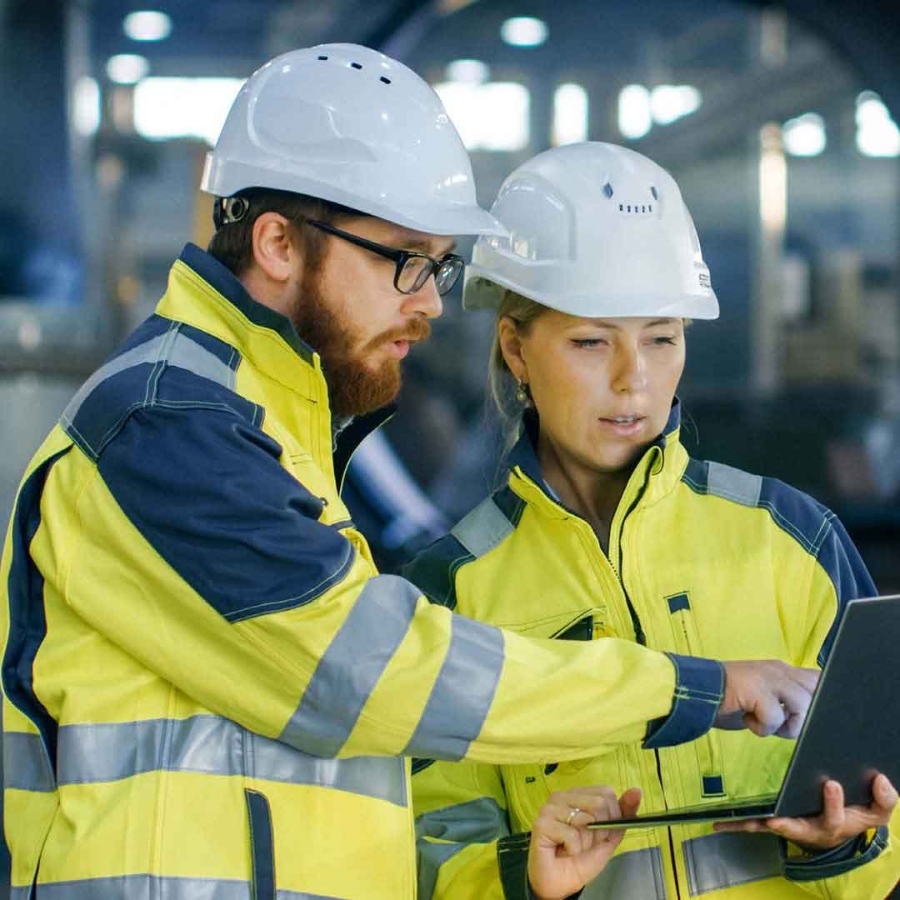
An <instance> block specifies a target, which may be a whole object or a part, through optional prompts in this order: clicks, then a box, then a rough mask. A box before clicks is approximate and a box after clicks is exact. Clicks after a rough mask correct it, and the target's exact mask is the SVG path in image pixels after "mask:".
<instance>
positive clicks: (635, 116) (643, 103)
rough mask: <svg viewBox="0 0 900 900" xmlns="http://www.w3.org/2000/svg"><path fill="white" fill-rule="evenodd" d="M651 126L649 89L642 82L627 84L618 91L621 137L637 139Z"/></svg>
mask: <svg viewBox="0 0 900 900" xmlns="http://www.w3.org/2000/svg"><path fill="white" fill-rule="evenodd" d="M652 127H653V116H652V114H651V111H650V91H648V90H647V88H645V87H644V86H643V85H642V84H629V85H628V86H627V87H624V88H622V90H621V91H620V92H619V131H620V132H621V133H622V136H623V137H626V138H630V139H631V140H637V139H638V138H642V137H643V136H644V135H645V134H647V132H649V131H650V129H651V128H652Z"/></svg>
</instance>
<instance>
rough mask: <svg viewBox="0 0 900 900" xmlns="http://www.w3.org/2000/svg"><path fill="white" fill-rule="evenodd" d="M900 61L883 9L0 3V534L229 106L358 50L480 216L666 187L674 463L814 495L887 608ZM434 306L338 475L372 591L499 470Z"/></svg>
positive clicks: (142, 281)
mask: <svg viewBox="0 0 900 900" xmlns="http://www.w3.org/2000/svg"><path fill="white" fill-rule="evenodd" d="M898 40H900V16H897V14H896V9H895V8H894V4H893V3H890V4H889V3H887V2H875V0H870V2H868V3H866V4H860V5H857V6H856V7H855V8H854V9H853V10H852V12H850V11H849V10H848V8H847V6H846V4H844V3H840V2H838V0H785V2H783V3H782V4H780V5H768V4H763V3H759V2H752V0H743V2H739V0H675V2H667V0H629V2H624V0H555V2H551V0H367V2H362V0H216V2H213V0H193V2H190V3H187V2H183V0H182V2H175V0H165V2H155V3H153V4H152V5H151V6H149V7H142V6H140V5H139V4H138V3H137V2H135V0H72V2H49V0H0V111H2V122H3V136H2V139H0V415H2V422H3V425H2V452H0V518H2V519H3V521H4V522H5V521H6V517H7V515H8V513H9V510H10V506H11V503H12V500H13V497H14V495H15V490H16V486H17V483H18V480H19V478H20V476H21V473H22V470H23V469H24V467H25V465H26V463H27V461H28V458H29V457H30V455H31V454H32V453H33V451H34V450H35V449H36V447H37V445H38V444H39V442H40V440H41V439H42V437H43V435H44V434H45V433H46V431H47V430H48V429H49V428H50V427H51V426H52V424H53V422H54V421H55V419H56V417H57V416H58V415H59V413H60V411H61V410H62V408H63V406H64V405H65V403H66V401H67V400H68V398H69V397H70V396H71V394H72V393H73V392H74V390H75V389H76V387H77V386H78V384H79V383H80V382H81V381H82V380H83V379H84V377H86V375H87V374H89V373H90V371H91V370H92V369H93V368H94V367H95V366H96V364H97V363H98V362H99V361H101V360H102V359H103V358H104V356H105V355H106V354H107V353H108V352H109V351H110V349H111V348H112V347H113V346H114V345H115V344H116V342H117V341H118V340H119V339H120V338H121V337H122V336H123V335H124V334H125V333H127V331H129V330H130V329H131V328H132V327H133V326H134V325H135V324H137V323H138V322H139V321H140V320H141V319H142V318H143V317H144V316H146V315H147V314H149V313H150V312H151V311H152V309H153V307H154V305H155V303H156V301H157V299H158V298H159V296H160V295H161V294H162V292H163V291H164V289H165V281H166V275H167V272H168V268H169V266H170V265H171V262H172V261H173V259H174V258H175V257H176V256H177V255H178V253H179V252H180V250H181V248H182V246H183V244H184V243H185V242H186V241H189V240H193V241H195V242H196V243H199V244H201V245H205V242H206V240H207V239H208V236H209V233H210V229H211V214H210V206H211V204H210V198H209V197H207V196H205V195H203V194H200V193H199V192H198V191H197V190H196V185H197V182H198V178H199V172H200V168H201V165H202V161H203V157H204V154H205V152H206V150H207V149H208V147H209V145H210V144H211V143H212V142H214V141H215V138H216V136H217V134H218V129H219V127H220V126H221V123H222V121H223V120H224V116H225V112H226V110H227V108H228V106H229V104H230V102H231V100H232V98H233V97H234V95H235V93H236V92H237V90H238V89H239V87H240V84H241V82H242V80H243V79H244V78H246V76H247V75H248V74H249V73H250V72H251V71H253V70H254V69H255V68H257V67H258V66H259V65H260V64H261V63H263V62H264V61H265V60H266V59H268V58H270V57H272V56H274V55H275V54H277V53H279V52H281V51H284V50H288V49H291V48H294V47H299V46H308V45H311V44H315V43H320V42H326V41H353V42H359V43H365V44H368V45H370V46H373V47H377V48H379V49H382V50H384V51H385V52H387V53H389V54H390V55H392V56H395V57H396V58H398V59H401V60H402V61H404V62H406V63H407V64H409V65H410V66H412V67H413V68H414V69H416V70H417V71H418V72H420V73H421V74H422V75H423V76H425V77H426V78H427V79H428V80H429V81H430V82H431V83H432V84H434V86H435V88H436V89H437V90H438V91H439V93H440V94H441V95H442V97H443V98H444V101H445V104H446V106H447V109H448V112H449V114H450V116H451V118H452V119H453V120H454V121H455V123H456V125H457V127H458V128H459V129H460V131H461V133H462V134H463V137H464V139H465V141H466V143H467V146H468V147H469V148H470V150H471V153H472V160H473V167H474V171H475V177H476V181H477V183H478V189H479V196H480V199H481V201H482V203H483V204H489V203H490V201H491V200H492V198H493V197H494V195H495V193H496V191H497V188H498V187H499V185H500V183H501V181H502V179H503V178H504V176H505V175H506V174H507V173H508V172H509V171H510V170H511V169H513V168H514V167H515V166H516V165H518V164H519V163H521V162H523V161H524V160H525V159H527V158H528V157H530V156H532V155H533V154H535V153H537V152H539V151H541V150H543V149H546V148H547V147H549V146H551V145H553V144H559V143H565V142H571V141H578V140H585V139H591V140H604V141H612V142H616V143H624V144H627V145H628V146H632V147H634V148H635V149H637V150H640V151H641V152H643V153H646V154H647V155H649V156H651V157H652V158H653V159H655V160H656V161H658V162H659V163H661V164H662V165H663V166H665V167H666V168H668V169H669V170H670V171H671V172H672V173H673V175H674V176H675V177H676V179H677V180H678V182H679V184H680V185H681V187H682V191H683V193H684V196H685V200H686V201H687V204H688V206H689V208H690V209H691V211H692V212H693V215H694V218H695V221H696V224H697V229H698V231H699V234H700V238H701V242H702V244H703V248H704V256H705V258H706V260H707V262H708V264H709V267H710V270H711V272H712V278H713V284H714V287H715V288H716V291H717V293H718V296H719V300H720V303H721V307H722V317H721V319H720V320H719V321H717V322H715V323H697V324H696V325H695V326H694V327H692V328H691V330H690V332H689V338H688V367H687V374H686V377H685V380H684V383H683V386H682V389H681V392H680V394H681V397H682V400H683V402H684V406H685V409H686V412H687V414H688V423H687V426H686V434H685V435H684V437H685V441H686V443H687V444H688V446H689V448H690V449H691V450H692V452H693V453H694V454H695V455H699V456H701V457H704V458H712V459H718V460H721V461H724V462H728V463H731V464H732V465H736V466H739V467H742V468H747V469H750V470H753V471H756V472H761V473H764V474H767V475H773V476H776V477H780V478H783V479H785V480H786V481H789V482H791V483H793V484H795V485H797V486H799V487H801V488H804V489H806V490H808V491H809V492H811V493H813V494H814V495H815V496H817V497H818V498H819V499H820V500H822V501H823V502H825V503H826V504H828V505H829V506H831V507H832V508H833V509H834V510H835V511H836V512H837V513H838V514H839V515H840V516H841V517H842V518H843V520H844V521H845V523H846V525H847V526H848V528H849V530H850V532H851V534H852V536H853V537H854V539H855V540H856V541H857V543H858V545H859V547H860V549H861V551H862V553H863V556H864V557H865V559H866V561H867V563H868V564H869V566H870V568H871V570H872V572H873V575H874V577H875V580H876V582H877V583H878V584H879V585H880V587H881V588H882V589H884V590H891V591H896V590H900V555H898V554H897V553H896V552H894V548H895V546H896V544H897V540H898V537H900V129H898V124H897V123H898V122H900V56H898V55H897V54H896V52H895V49H896V47H897V46H898ZM468 249H469V248H468V246H466V245H465V244H463V251H464V252H468ZM445 306H446V313H445V316H444V318H443V319H442V320H441V321H440V322H439V323H438V324H437V326H436V328H435V339H434V340H433V341H432V342H431V343H430V345H425V346H422V347H419V348H417V349H416V351H415V352H414V354H413V356H412V357H411V359H410V360H409V362H408V368H407V379H406V385H405V387H404V393H403V397H402V405H401V411H400V413H399V414H398V415H397V416H396V417H395V418H394V419H393V420H392V421H391V422H390V423H389V424H388V425H387V426H386V428H385V430H384V433H383V435H381V436H380V437H377V438H375V439H374V441H372V442H371V443H370V444H369V445H367V446H366V447H365V449H364V450H363V451H361V452H360V454H359V455H358V458H357V459H356V460H355V461H354V467H356V475H357V477H356V478H355V479H354V480H352V481H351V484H350V486H349V489H348V490H349V492H350V494H351V503H352V506H353V508H354V512H355V514H356V515H357V517H358V519H359V521H360V524H361V525H362V526H363V528H364V530H367V531H368V533H369V536H370V537H371V538H372V541H373V544H374V545H375V546H376V549H377V551H378V554H379V558H380V559H381V560H382V562H383V563H384V565H385V567H386V568H390V567H392V566H394V565H396V564H397V563H398V562H399V561H400V560H402V558H403V557H404V556H405V555H406V554H408V553H409V552H410V551H411V550H413V549H415V548H416V547H418V546H420V545H421V544H422V543H423V542H425V541H427V540H429V539H430V538H431V537H432V536H434V535H435V534H437V533H439V532H440V530H441V529H442V528H444V527H445V526H446V524H447V523H449V522H452V521H453V520H455V518H457V517H459V516H460V515H461V514H463V513H464V512H465V511H466V510H467V509H468V508H469V507H470V506H471V505H472V504H473V503H474V502H475V501H477V499H479V498H480V496H482V495H483V494H484V492H485V490H486V489H487V487H488V485H489V484H490V482H491V480H492V479H493V477H494V474H495V471H496V467H497V459H496V439H495V437H494V434H493V431H492V428H491V424H490V422H491V418H490V414H489V412H486V408H485V388H486V366H487V352H488V346H489V342H490V337H491V319H490V315H488V314H485V315H482V314H465V315H464V314H463V313H462V312H461V309H460V306H459V297H458V289H457V290H456V291H455V292H454V294H453V295H451V297H450V298H448V302H447V303H446V304H445ZM362 473H364V474H365V477H364V478H363V477H359V476H360V475H361V474H362ZM2 872H3V865H2V863H0V873H2Z"/></svg>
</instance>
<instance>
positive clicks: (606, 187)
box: [603, 181, 613, 200]
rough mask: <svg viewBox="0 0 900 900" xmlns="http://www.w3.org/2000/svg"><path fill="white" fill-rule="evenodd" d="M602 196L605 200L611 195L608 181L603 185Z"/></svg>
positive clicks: (610, 186)
mask: <svg viewBox="0 0 900 900" xmlns="http://www.w3.org/2000/svg"><path fill="white" fill-rule="evenodd" d="M603 194H604V196H605V197H606V199H607V200H609V199H610V198H611V197H612V195H613V186H612V185H611V184H610V183H609V182H608V181H607V182H606V184H604V185H603Z"/></svg>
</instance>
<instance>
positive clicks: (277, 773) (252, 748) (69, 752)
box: [4, 716, 406, 806]
mask: <svg viewBox="0 0 900 900" xmlns="http://www.w3.org/2000/svg"><path fill="white" fill-rule="evenodd" d="M9 736H10V735H6V736H5V737H4V751H6V750H7V738H8V737H9ZM24 737H31V735H24ZM13 743H16V742H13ZM18 758H19V756H18V754H16V756H14V757H7V760H17V759H18ZM57 759H58V763H57V767H58V777H59V783H60V785H61V786H68V785H76V784H94V783H99V782H109V781H118V780H120V779H123V778H128V777H130V776H132V775H139V774H141V773H142V772H152V771H159V770H164V771H177V772H197V773H200V774H206V775H245V776H248V777H250V778H259V779H261V780H265V781H279V782H287V783H289V784H310V785H320V786H322V787H329V788H335V789H336V790H340V791H347V792H349V793H353V794H361V795H363V796H366V797H374V798H376V799H379V800H387V801H389V802H391V803H395V804H397V805H398V806H405V805H406V773H405V768H404V763H403V760H402V759H401V758H400V757H384V756H382V757H376V756H358V757H354V758H352V759H321V758H320V757H318V756H309V755H307V754H306V753H302V752H301V751H299V750H295V749H294V748H293V747H288V746H287V745H286V744H282V743H280V742H279V741H273V740H270V739H269V738H265V737H261V736H260V735H257V734H252V733H251V732H249V731H245V730H244V729H243V728H241V727H240V725H237V724H235V723H234V722H232V721H230V720H228V719H222V718H219V717H218V716H194V717H192V718H190V719H151V720H147V721H143V722H123V723H116V724H108V725H63V726H62V727H61V728H60V729H59V749H58V753H57ZM4 765H5V766H6V777H7V786H16V787H21V788H22V789H23V790H42V788H41V784H42V782H41V781H40V779H39V778H38V777H37V775H39V774H40V773H37V775H36V776H35V781H33V782H31V781H28V777H29V773H30V772H31V770H29V769H24V768H18V767H16V766H15V763H13V767H12V768H10V764H9V762H8V761H5V762H4ZM11 780H15V782H16V784H15V785H13V784H12V783H11ZM51 789H52V788H51Z"/></svg>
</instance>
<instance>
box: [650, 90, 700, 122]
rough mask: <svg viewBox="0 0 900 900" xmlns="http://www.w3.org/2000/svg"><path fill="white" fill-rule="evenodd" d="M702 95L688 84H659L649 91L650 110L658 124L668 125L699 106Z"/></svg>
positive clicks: (694, 110)
mask: <svg viewBox="0 0 900 900" xmlns="http://www.w3.org/2000/svg"><path fill="white" fill-rule="evenodd" d="M701 102H702V97H701V94H700V91H698V90H697V88H695V87H693V86H692V85H689V84H659V85H657V86H656V87H655V88H653V90H652V91H650V111H651V113H652V114H653V120H654V121H655V122H657V123H658V124H660V125H670V124H671V123H672V122H674V121H676V120H677V119H681V118H682V117H684V116H689V115H690V114H691V113H692V112H696V111H697V110H698V109H699V108H700V104H701Z"/></svg>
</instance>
